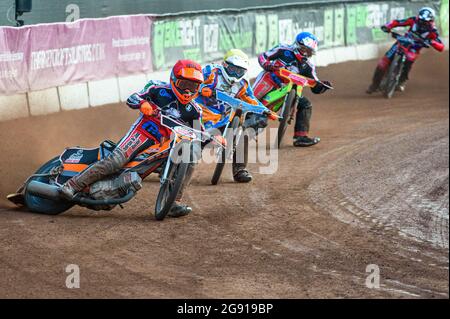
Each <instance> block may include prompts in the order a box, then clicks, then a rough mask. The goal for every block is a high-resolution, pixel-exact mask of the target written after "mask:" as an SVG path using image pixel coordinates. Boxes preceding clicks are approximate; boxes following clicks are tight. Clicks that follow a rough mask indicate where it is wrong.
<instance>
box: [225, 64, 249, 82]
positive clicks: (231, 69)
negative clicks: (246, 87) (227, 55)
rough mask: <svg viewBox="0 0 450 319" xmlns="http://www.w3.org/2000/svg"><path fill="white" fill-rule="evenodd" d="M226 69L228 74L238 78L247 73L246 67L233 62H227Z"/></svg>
mask: <svg viewBox="0 0 450 319" xmlns="http://www.w3.org/2000/svg"><path fill="white" fill-rule="evenodd" d="M225 71H226V72H227V74H228V75H229V76H230V77H233V78H236V79H240V78H242V77H243V76H244V75H245V73H246V72H247V70H246V69H244V68H241V67H239V66H236V65H234V64H231V63H227V64H226V65H225Z"/></svg>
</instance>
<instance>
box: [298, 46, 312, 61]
mask: <svg viewBox="0 0 450 319" xmlns="http://www.w3.org/2000/svg"><path fill="white" fill-rule="evenodd" d="M298 51H299V52H300V54H301V55H302V56H304V57H307V58H310V57H312V56H313V55H314V53H315V52H314V51H313V50H312V49H310V48H308V47H306V46H303V45H300V46H299V48H298Z"/></svg>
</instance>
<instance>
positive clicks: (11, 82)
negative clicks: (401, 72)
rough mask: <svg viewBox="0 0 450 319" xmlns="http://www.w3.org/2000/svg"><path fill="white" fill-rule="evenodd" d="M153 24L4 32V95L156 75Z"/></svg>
mask: <svg viewBox="0 0 450 319" xmlns="http://www.w3.org/2000/svg"><path fill="white" fill-rule="evenodd" d="M151 27H152V18H151V17H148V16H123V17H112V18H106V19H97V20H93V19H92V20H80V21H79V22H74V23H70V24H46V25H36V26H30V27H22V28H10V27H7V28H0V93H1V94H13V93H21V92H28V91H35V90H40V89H45V88H49V87H55V86H59V85H64V84H70V83H77V82H87V81H92V80H101V79H106V78H110V77H114V76H118V75H128V74H132V73H136V72H150V71H151V70H152V62H151V50H150V38H151Z"/></svg>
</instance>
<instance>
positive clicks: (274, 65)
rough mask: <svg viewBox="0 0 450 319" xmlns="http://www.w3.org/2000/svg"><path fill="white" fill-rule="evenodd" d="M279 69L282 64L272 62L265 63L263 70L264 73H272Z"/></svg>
mask: <svg viewBox="0 0 450 319" xmlns="http://www.w3.org/2000/svg"><path fill="white" fill-rule="evenodd" d="M281 67H283V64H282V63H280V62H278V61H272V62H270V63H267V64H266V65H265V66H264V69H265V70H266V71H270V72H274V71H276V70H278V69H279V68H281Z"/></svg>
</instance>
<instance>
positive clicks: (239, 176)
mask: <svg viewBox="0 0 450 319" xmlns="http://www.w3.org/2000/svg"><path fill="white" fill-rule="evenodd" d="M243 141H244V145H243V149H242V147H237V148H236V152H234V154H233V179H234V181H235V182H237V183H250V182H251V181H252V179H253V177H252V175H251V174H250V173H249V172H248V170H247V163H248V137H247V136H245V137H244V139H243Z"/></svg>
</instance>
